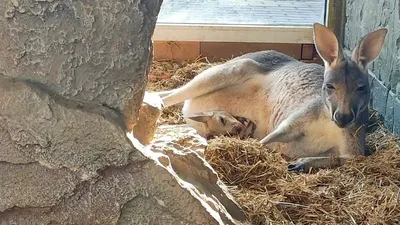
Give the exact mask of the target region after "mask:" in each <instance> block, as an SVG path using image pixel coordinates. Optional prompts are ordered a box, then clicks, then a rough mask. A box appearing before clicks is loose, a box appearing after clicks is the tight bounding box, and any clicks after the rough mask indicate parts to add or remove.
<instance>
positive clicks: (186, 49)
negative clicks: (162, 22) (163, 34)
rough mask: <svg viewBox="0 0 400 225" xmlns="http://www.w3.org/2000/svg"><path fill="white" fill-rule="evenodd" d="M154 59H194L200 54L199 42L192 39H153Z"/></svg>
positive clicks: (178, 60)
mask: <svg viewBox="0 0 400 225" xmlns="http://www.w3.org/2000/svg"><path fill="white" fill-rule="evenodd" d="M153 48H154V59H156V60H174V61H177V62H180V61H185V60H195V59H196V58H197V57H198V56H199V55H200V42H194V41H155V42H154V46H153Z"/></svg>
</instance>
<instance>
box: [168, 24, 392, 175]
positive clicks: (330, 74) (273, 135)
mask: <svg viewBox="0 0 400 225" xmlns="http://www.w3.org/2000/svg"><path fill="white" fill-rule="evenodd" d="M313 30H314V44H315V46H316V49H317V52H318V54H319V55H320V56H321V58H322V59H323V61H324V66H321V65H318V64H311V63H303V62H300V61H298V60H296V59H294V58H292V57H290V56H287V55H285V54H282V53H279V52H276V51H261V52H254V53H249V54H245V55H242V56H240V57H237V58H234V59H232V60H230V61H228V62H226V63H223V64H221V65H217V66H214V67H211V68H209V69H207V70H205V71H203V72H202V73H200V74H199V75H197V76H196V77H195V78H194V79H193V80H191V81H190V82H188V83H187V84H186V85H184V86H182V87H180V88H177V89H175V90H171V91H169V92H165V93H164V96H163V98H162V99H163V102H164V107H168V106H171V105H175V104H178V103H181V102H184V106H183V109H182V112H183V114H184V115H190V114H196V113H201V112H206V111H213V110H224V111H227V112H229V113H230V114H232V115H234V116H240V117H244V118H247V119H249V120H251V121H253V122H254V123H255V124H256V130H255V131H254V138H257V139H259V140H260V141H261V143H262V144H264V145H268V144H271V143H277V142H278V143H279V142H280V143H285V144H284V146H285V147H284V148H283V150H282V153H283V154H284V155H286V156H287V157H289V158H298V160H297V161H295V162H294V163H292V164H290V165H289V167H288V169H289V170H295V171H300V172H301V171H308V170H309V169H310V168H311V167H312V168H327V167H330V166H340V165H342V164H344V163H345V162H346V161H347V160H348V159H349V158H352V157H354V156H357V155H369V154H370V153H369V152H367V150H366V144H365V135H366V125H367V123H368V118H369V115H368V104H369V99H370V87H369V82H368V75H367V70H368V69H367V68H368V65H369V63H371V62H372V61H374V60H375V58H376V57H377V56H378V55H379V53H380V51H381V49H382V47H383V45H384V41H385V37H386V34H387V29H385V28H382V29H378V30H376V31H374V32H371V33H369V34H367V35H366V36H364V37H363V38H362V39H361V40H360V42H359V43H358V45H357V46H356V47H355V49H354V50H353V54H352V56H351V58H349V57H346V56H345V55H344V54H343V50H342V48H341V46H340V45H339V43H338V40H337V38H336V36H335V34H334V33H333V32H332V31H330V30H329V29H328V28H327V27H325V26H323V25H321V24H318V23H316V24H314V25H313ZM190 125H192V126H194V127H195V126H197V125H198V124H196V122H195V121H191V122H190ZM331 154H334V155H336V156H337V157H335V158H333V157H330V155H331Z"/></svg>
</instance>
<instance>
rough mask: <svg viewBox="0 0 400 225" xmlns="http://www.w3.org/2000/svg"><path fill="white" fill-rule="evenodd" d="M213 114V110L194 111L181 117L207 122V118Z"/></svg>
mask: <svg viewBox="0 0 400 225" xmlns="http://www.w3.org/2000/svg"><path fill="white" fill-rule="evenodd" d="M213 115H214V113H213V112H201V113H195V114H191V115H187V116H183V118H187V119H191V120H194V121H197V122H200V123H207V121H208V120H209V119H211V117H212V116H213Z"/></svg>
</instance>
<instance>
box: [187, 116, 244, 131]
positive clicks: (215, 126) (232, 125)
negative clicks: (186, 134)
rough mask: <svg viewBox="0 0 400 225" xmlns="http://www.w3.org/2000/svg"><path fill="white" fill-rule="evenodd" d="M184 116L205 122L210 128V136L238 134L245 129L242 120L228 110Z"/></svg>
mask: <svg viewBox="0 0 400 225" xmlns="http://www.w3.org/2000/svg"><path fill="white" fill-rule="evenodd" d="M184 117H185V118H186V119H191V120H194V121H197V122H201V123H204V125H205V126H206V127H207V129H208V134H207V135H208V136H218V135H227V134H229V135H236V134H239V133H240V132H241V131H242V130H243V129H245V125H244V124H243V123H242V122H241V121H239V120H238V119H236V118H235V117H234V116H232V115H231V114H230V113H228V112H226V111H210V112H203V113H196V114H194V115H190V116H184Z"/></svg>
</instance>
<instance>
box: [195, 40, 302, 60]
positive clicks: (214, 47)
mask: <svg viewBox="0 0 400 225" xmlns="http://www.w3.org/2000/svg"><path fill="white" fill-rule="evenodd" d="M301 48H302V46H301V44H283V43H282V44H281V43H238V42H202V43H200V53H201V55H202V57H207V58H208V60H209V61H210V62H215V61H219V60H220V59H231V58H233V57H236V56H239V55H242V54H246V53H249V52H255V51H262V50H275V51H279V52H282V53H285V54H287V55H290V56H292V57H294V58H296V59H301Z"/></svg>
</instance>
